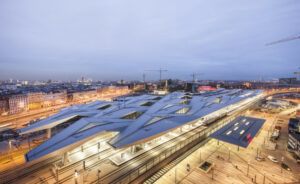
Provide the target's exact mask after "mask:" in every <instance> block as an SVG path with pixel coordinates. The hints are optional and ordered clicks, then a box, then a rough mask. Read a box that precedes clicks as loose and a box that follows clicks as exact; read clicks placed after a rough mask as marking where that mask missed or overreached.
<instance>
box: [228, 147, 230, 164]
mask: <svg viewBox="0 0 300 184" xmlns="http://www.w3.org/2000/svg"><path fill="white" fill-rule="evenodd" d="M230 151H231V148H229V157H228V160H229V161H230Z"/></svg>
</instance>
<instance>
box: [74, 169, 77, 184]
mask: <svg viewBox="0 0 300 184" xmlns="http://www.w3.org/2000/svg"><path fill="white" fill-rule="evenodd" d="M77 177H78V171H77V170H76V169H75V171H74V179H75V184H77V183H78V182H77Z"/></svg>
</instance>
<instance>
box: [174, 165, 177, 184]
mask: <svg viewBox="0 0 300 184" xmlns="http://www.w3.org/2000/svg"><path fill="white" fill-rule="evenodd" d="M174 179H175V184H176V183H177V167H176V168H175V178H174Z"/></svg>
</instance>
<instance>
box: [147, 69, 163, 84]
mask: <svg viewBox="0 0 300 184" xmlns="http://www.w3.org/2000/svg"><path fill="white" fill-rule="evenodd" d="M145 71H147V72H159V86H160V87H161V76H162V72H167V71H168V70H164V69H161V68H160V69H159V70H145Z"/></svg>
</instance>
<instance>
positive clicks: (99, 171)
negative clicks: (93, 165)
mask: <svg viewBox="0 0 300 184" xmlns="http://www.w3.org/2000/svg"><path fill="white" fill-rule="evenodd" d="M100 173H101V170H100V169H98V184H100Z"/></svg>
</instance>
